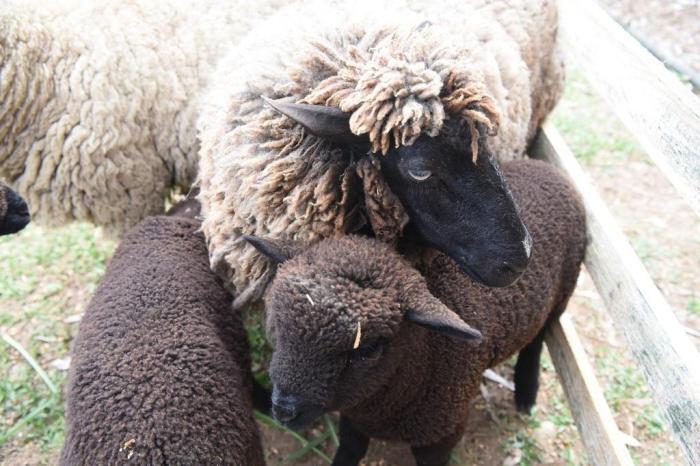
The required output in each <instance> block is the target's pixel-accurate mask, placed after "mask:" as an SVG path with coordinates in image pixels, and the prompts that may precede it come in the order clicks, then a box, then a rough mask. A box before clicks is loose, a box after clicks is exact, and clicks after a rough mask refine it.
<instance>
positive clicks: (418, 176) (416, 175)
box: [408, 170, 433, 181]
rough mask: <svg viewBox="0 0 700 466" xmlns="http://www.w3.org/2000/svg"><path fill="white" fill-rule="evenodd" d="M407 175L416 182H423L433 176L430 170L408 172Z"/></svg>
mask: <svg viewBox="0 0 700 466" xmlns="http://www.w3.org/2000/svg"><path fill="white" fill-rule="evenodd" d="M408 174H409V176H410V177H411V178H413V179H414V180H416V181H425V180H427V179H428V178H430V176H431V175H432V174H433V173H432V172H431V171H430V170H408Z"/></svg>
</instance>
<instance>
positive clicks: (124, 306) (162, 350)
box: [61, 216, 264, 466]
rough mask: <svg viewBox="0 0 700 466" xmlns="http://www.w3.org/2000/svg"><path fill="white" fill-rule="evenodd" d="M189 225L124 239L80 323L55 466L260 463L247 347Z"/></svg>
mask: <svg viewBox="0 0 700 466" xmlns="http://www.w3.org/2000/svg"><path fill="white" fill-rule="evenodd" d="M199 228H200V224H199V222H196V221H194V220H191V219H188V218H178V217H165V216H163V217H151V218H148V219H146V220H144V221H143V222H141V223H140V224H139V225H137V226H136V227H134V229H132V230H131V231H130V232H129V233H127V234H126V236H125V237H124V239H123V241H122V243H121V245H120V246H119V248H118V249H117V252H116V253H115V255H114V258H113V259H112V261H111V262H110V264H109V267H108V269H107V273H106V274H105V276H104V279H103V281H102V284H101V285H100V287H99V288H98V289H97V292H96V293H95V295H94V297H93V298H92V301H91V303H90V305H89V306H88V309H87V311H86V313H85V317H84V318H83V320H82V322H81V325H80V332H79V334H78V336H77V338H76V340H75V344H74V347H73V361H72V366H71V372H70V384H69V388H68V413H67V420H66V422H67V434H66V441H65V445H64V448H63V452H62V456H61V464H62V465H66V466H68V465H70V466H77V465H98V464H99V465H114V464H143V465H165V464H168V465H205V464H206V465H237V466H251V465H262V464H264V460H263V456H262V449H261V445H260V439H259V434H258V430H257V426H256V424H255V421H254V418H253V405H252V399H251V389H252V385H253V381H252V377H251V373H250V360H249V347H248V340H247V337H246V333H245V331H244V329H243V324H242V322H241V319H240V316H239V315H238V314H237V313H233V312H231V296H230V295H229V294H228V293H227V292H226V291H225V290H224V289H223V287H222V286H221V283H220V281H219V279H217V278H216V277H215V276H214V274H213V273H212V272H211V271H210V269H209V258H208V255H207V248H206V244H205V242H204V237H203V235H202V234H201V233H200V232H199Z"/></svg>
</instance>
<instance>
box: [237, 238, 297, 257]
mask: <svg viewBox="0 0 700 466" xmlns="http://www.w3.org/2000/svg"><path fill="white" fill-rule="evenodd" d="M243 239H245V240H246V241H248V242H249V243H250V244H251V245H252V246H253V247H254V248H255V249H257V250H258V251H259V252H261V253H263V254H264V255H265V256H267V257H268V258H269V259H270V260H271V261H272V262H274V263H275V264H281V263H283V262H284V261H286V260H287V259H289V258H291V257H292V256H293V255H294V254H292V251H290V250H289V249H287V248H285V247H284V246H283V245H281V244H277V243H276V242H274V241H272V240H269V239H263V238H260V237H258V236H253V235H243Z"/></svg>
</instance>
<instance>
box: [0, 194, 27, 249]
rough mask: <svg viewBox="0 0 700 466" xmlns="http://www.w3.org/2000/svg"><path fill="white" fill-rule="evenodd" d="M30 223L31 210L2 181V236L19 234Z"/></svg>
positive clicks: (0, 223)
mask: <svg viewBox="0 0 700 466" xmlns="http://www.w3.org/2000/svg"><path fill="white" fill-rule="evenodd" d="M28 223H29V208H28V207H27V203H26V202H24V199H22V198H21V197H20V195H19V194H17V193H16V192H14V191H13V190H12V189H11V188H10V187H9V186H7V185H6V184H5V183H3V182H2V181H0V236H3V235H10V234H12V233H17V232H18V231H20V230H21V229H22V228H24V227H26V226H27V224H28Z"/></svg>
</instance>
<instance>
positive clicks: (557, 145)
mask: <svg viewBox="0 0 700 466" xmlns="http://www.w3.org/2000/svg"><path fill="white" fill-rule="evenodd" d="M533 155H534V156H537V157H539V158H543V159H545V160H548V161H550V162H551V163H553V164H555V165H557V166H558V167H560V168H561V169H563V170H564V171H565V172H566V173H567V174H568V175H569V176H570V177H571V179H572V181H573V182H574V185H575V186H576V187H577V189H578V190H579V192H580V193H581V195H582V197H583V200H584V202H585V205H586V211H587V213H586V221H587V228H588V241H589V243H588V249H587V252H586V259H585V263H586V268H587V269H588V272H589V273H590V275H591V277H592V278H593V281H594V282H595V285H596V287H597V288H598V291H599V293H600V295H601V297H602V298H603V300H604V301H605V304H606V306H607V308H608V311H609V312H610V315H611V316H612V318H613V321H614V323H615V326H616V329H617V331H618V332H619V333H620V334H621V335H622V336H623V337H624V339H625V340H626V342H627V346H628V348H629V350H630V352H631V353H632V355H633V356H634V358H635V359H636V360H637V362H638V363H639V367H640V369H641V370H642V373H643V374H644V376H645V378H646V381H647V384H648V385H649V388H650V389H651V392H652V394H653V396H654V398H655V400H656V402H657V405H658V407H659V410H660V411H661V413H662V415H663V416H664V417H665V419H666V421H667V423H668V425H669V427H670V429H671V432H673V434H674V435H675V436H676V438H677V439H678V442H679V444H680V445H681V448H682V450H683V452H684V454H685V456H686V458H687V459H688V462H689V463H690V464H692V465H699V464H700V356H699V355H698V352H697V351H696V350H695V347H694V346H693V345H692V343H691V342H690V341H689V340H688V338H687V337H686V335H685V333H684V331H683V327H682V326H681V325H680V324H679V322H678V320H677V319H676V316H675V315H674V314H673V312H672V311H671V308H670V307H669V305H668V303H667V302H666V300H665V299H664V297H663V296H662V295H661V292H660V291H659V290H658V288H657V287H656V285H655V284H654V282H653V281H652V279H651V278H650V277H649V274H648V273H647V272H646V270H645V268H644V266H643V265H642V263H641V261H640V260H639V258H638V257H637V256H636V255H635V253H634V250H633V249H632V247H631V246H630V245H629V243H628V242H627V240H626V239H625V237H624V235H623V233H622V231H621V230H620V228H619V227H618V226H617V225H616V223H615V221H614V219H613V218H612V216H611V214H610V212H609V211H608V209H607V208H606V207H605V205H604V203H603V201H602V199H600V197H599V196H598V194H597V193H596V192H595V190H594V189H593V187H592V185H591V184H590V183H589V182H588V180H587V177H586V175H585V173H584V172H583V170H582V169H581V166H580V165H579V164H578V162H577V161H576V159H575V158H574V156H573V154H572V153H571V150H570V149H569V148H568V146H567V145H566V143H565V142H564V140H563V139H562V138H561V136H560V135H559V133H558V132H557V131H556V129H555V128H554V126H552V125H551V124H549V123H548V124H545V126H544V127H543V129H542V132H541V133H540V135H539V137H538V139H537V141H536V143H535V146H534V148H533Z"/></svg>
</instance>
